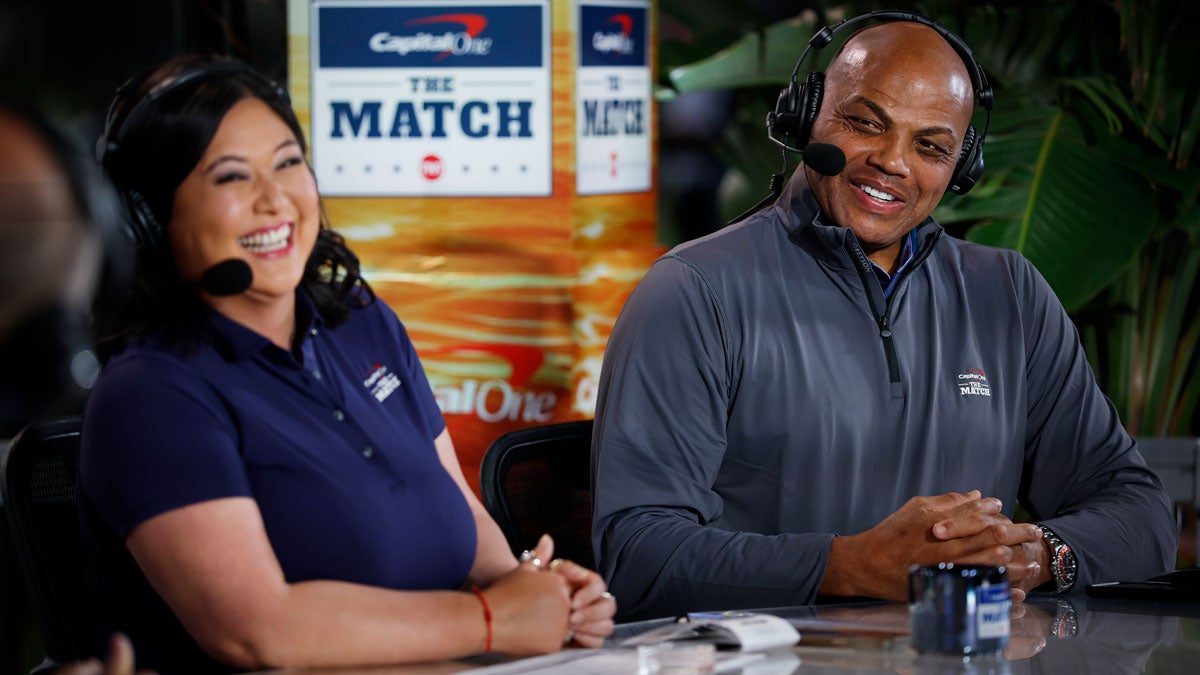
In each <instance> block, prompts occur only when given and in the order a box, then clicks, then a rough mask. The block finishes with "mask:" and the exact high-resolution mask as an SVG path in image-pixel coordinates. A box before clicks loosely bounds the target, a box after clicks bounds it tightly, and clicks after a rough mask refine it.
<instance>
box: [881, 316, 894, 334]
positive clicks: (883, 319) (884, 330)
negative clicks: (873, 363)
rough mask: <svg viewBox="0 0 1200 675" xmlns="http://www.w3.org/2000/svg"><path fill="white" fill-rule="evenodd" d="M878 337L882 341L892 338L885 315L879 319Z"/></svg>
mask: <svg viewBox="0 0 1200 675" xmlns="http://www.w3.org/2000/svg"><path fill="white" fill-rule="evenodd" d="M879 337H881V338H883V339H884V340H888V339H891V337H892V329H891V328H888V318H887V314H884V315H883V316H881V317H879Z"/></svg>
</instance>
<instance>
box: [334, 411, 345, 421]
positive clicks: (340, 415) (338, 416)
mask: <svg viewBox="0 0 1200 675" xmlns="http://www.w3.org/2000/svg"><path fill="white" fill-rule="evenodd" d="M333 419H335V420H337V421H339V422H345V421H346V413H344V412H342V411H341V410H338V409H337V408H334V410H333Z"/></svg>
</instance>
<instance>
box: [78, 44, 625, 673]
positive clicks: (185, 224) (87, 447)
mask: <svg viewBox="0 0 1200 675" xmlns="http://www.w3.org/2000/svg"><path fill="white" fill-rule="evenodd" d="M98 149H99V151H100V152H101V153H102V162H103V164H104V166H105V169H106V170H107V172H108V174H109V176H110V177H111V179H112V180H113V182H114V184H115V185H116V186H117V188H118V189H119V190H120V192H121V193H122V194H123V195H124V196H125V197H126V201H127V204H128V205H129V207H130V210H131V212H132V213H131V215H132V216H133V218H134V220H135V222H134V231H135V234H136V235H137V238H138V240H139V241H138V244H139V246H138V253H137V270H136V284H135V285H136V290H135V292H134V297H132V298H130V299H129V300H128V301H127V302H125V303H124V305H123V312H121V313H120V315H119V316H117V317H116V318H115V320H112V321H110V322H109V325H111V326H115V327H117V328H118V330H117V331H116V332H114V333H113V334H112V339H111V340H110V341H109V344H108V346H107V348H106V350H105V352H106V359H107V362H106V364H105V366H104V370H103V372H102V374H101V377H100V380H99V382H98V383H97V385H96V387H95V389H94V391H93V393H92V395H91V399H90V400H89V402H88V407H87V412H86V414H85V420H84V431H83V447H82V450H81V460H80V484H81V493H82V494H81V504H82V507H81V508H82V509H83V519H84V534H85V537H86V538H87V540H88V542H89V545H90V546H91V548H92V550H93V553H94V555H95V558H96V562H97V565H98V568H99V570H98V573H99V574H100V577H101V579H100V583H99V584H98V585H99V587H100V588H101V592H102V597H101V598H100V599H99V612H100V614H101V616H100V617H99V618H100V621H99V628H100V630H102V631H105V632H109V631H113V630H118V629H119V630H122V631H124V632H125V633H127V634H128V635H130V637H131V638H132V639H133V642H134V645H135V647H136V649H137V653H138V659H139V664H142V665H145V666H146V667H149V668H154V669H157V670H159V671H160V672H171V673H174V672H181V671H218V672H219V671H222V670H227V669H230V668H233V669H258V668H265V667H276V666H285V665H302V666H346V665H358V664H371V663H397V662H407V661H428V660H439V659H448V658H454V657H459V656H464V655H468V654H472V653H477V652H485V651H489V650H491V651H499V652H505V653H509V654H514V655H526V654H536V653H544V652H550V651H554V650H557V649H559V648H560V647H561V646H562V645H563V644H564V643H565V642H572V641H573V642H574V643H576V644H579V645H583V646H598V645H599V644H601V643H602V642H603V639H604V637H605V636H606V635H608V634H609V633H610V632H611V631H612V616H613V613H614V611H615V602H614V600H613V599H612V596H611V595H609V594H607V593H606V591H605V587H604V583H603V581H602V580H601V579H600V578H599V577H598V576H597V575H596V574H595V573H594V572H590V571H588V570H585V569H583V568H582V567H580V566H578V565H576V564H574V563H571V562H568V561H554V562H553V563H550V564H546V565H542V563H541V561H543V560H546V561H549V560H550V558H551V557H552V550H553V543H552V542H551V541H550V540H549V537H543V538H542V541H540V542H538V545H537V547H536V548H535V550H534V551H533V552H532V554H531V555H530V556H523V559H525V558H526V557H528V558H530V560H529V561H528V562H523V563H518V561H517V560H516V559H515V558H514V557H513V556H512V554H511V553H510V551H509V549H508V546H507V544H506V542H505V540H504V537H503V535H502V534H501V533H500V530H499V528H498V527H497V526H496V524H495V523H494V522H493V521H492V519H491V518H490V517H489V515H488V514H487V512H486V511H485V510H484V508H483V506H482V505H481V504H480V502H479V501H478V500H477V499H476V498H475V497H474V495H473V494H472V492H471V491H470V489H469V488H468V487H467V485H466V482H465V480H464V478H463V475H462V470H461V469H460V467H459V465H458V462H457V459H456V457H455V453H454V447H453V445H452V443H451V441H450V437H449V435H448V434H447V432H446V427H445V423H444V422H443V420H442V418H441V415H440V413H439V411H438V409H437V406H436V404H435V403H434V400H433V396H432V393H431V391H430V387H429V384H428V383H427V381H426V379H425V375H424V373H423V372H422V369H421V366H420V363H419V362H418V360H417V356H416V353H415V351H414V350H413V347H412V344H411V342H410V341H409V339H408V336H407V334H406V333H405V331H404V328H403V326H401V324H400V322H399V321H398V320H397V319H396V316H395V315H394V314H393V313H392V312H391V311H390V310H389V309H387V307H385V306H384V305H383V303H380V302H374V295H373V294H372V292H371V290H370V288H369V286H368V285H367V283H366V282H365V281H364V280H363V279H362V277H361V276H360V275H359V269H358V261H357V259H356V258H355V257H354V255H353V254H352V253H351V252H350V251H349V249H347V248H346V246H345V245H344V243H343V240H342V238H341V237H340V236H338V235H337V234H335V233H334V232H333V231H331V230H330V229H328V227H326V226H325V225H324V224H323V223H322V222H321V209H320V204H319V199H318V195H317V189H316V184H315V179H314V177H313V174H312V171H311V170H310V168H309V166H308V164H307V163H306V161H305V155H304V153H305V145H304V139H303V135H302V132H301V130H300V127H299V124H298V122H297V121H296V118H295V116H294V114H293V112H292V110H291V108H290V105H289V103H288V101H287V98H286V94H284V93H283V92H282V91H281V90H279V89H278V88H277V87H275V86H274V85H273V84H272V83H270V82H269V81H267V80H266V79H265V78H264V77H263V76H261V75H259V74H258V73H256V72H254V71H252V70H250V69H249V68H247V67H245V66H244V65H241V64H239V63H237V62H230V61H224V60H215V59H197V58H195V57H190V58H185V59H179V60H175V61H172V62H169V63H167V64H165V65H164V66H162V67H160V68H158V69H156V70H155V71H154V72H152V73H150V74H149V75H147V76H145V77H142V78H140V79H137V80H135V81H132V82H131V83H129V84H127V85H126V86H124V87H122V89H121V90H120V91H118V93H117V97H116V99H115V100H114V102H113V106H112V108H111V110H110V114H109V121H108V124H107V128H106V131H105V137H104V138H103V139H101V144H100V146H99V148H98ZM229 260H240V261H243V262H244V263H245V265H242V263H232V264H231V263H227V262H226V261H229ZM221 263H225V264H221ZM231 266H232V268H234V269H235V271H236V268H238V267H241V269H242V271H243V272H244V269H245V267H246V266H248V267H249V269H250V274H249V275H248V278H243V277H242V276H241V275H239V274H234V275H232V276H230V275H229V274H225V273H224V272H227V271H228V269H230V267H231ZM210 270H211V271H210ZM206 272H207V274H206Z"/></svg>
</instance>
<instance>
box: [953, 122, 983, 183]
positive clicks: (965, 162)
mask: <svg viewBox="0 0 1200 675" xmlns="http://www.w3.org/2000/svg"><path fill="white" fill-rule="evenodd" d="M981 175H983V143H980V142H979V136H978V134H976V132H975V127H973V126H969V125H968V126H967V133H966V134H965V135H964V137H963V144H962V152H960V153H959V155H958V164H956V165H955V166H954V175H953V176H952V177H951V178H950V191H951V192H953V193H954V194H956V195H963V194H966V193H967V192H969V191H970V190H971V188H973V187H975V183H976V181H978V180H979V177H980V176H981Z"/></svg>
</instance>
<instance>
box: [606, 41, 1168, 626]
mask: <svg viewBox="0 0 1200 675" xmlns="http://www.w3.org/2000/svg"><path fill="white" fill-rule="evenodd" d="M968 66H970V67H974V64H973V63H971V64H968V63H965V62H964V57H963V56H960V53H959V52H958V51H956V50H955V49H954V48H953V47H952V46H951V44H950V42H949V39H948V38H947V37H944V36H943V35H941V34H939V32H938V31H936V30H934V29H933V28H931V27H930V26H928V25H925V24H924V23H922V22H914V21H896V22H888V23H882V24H877V25H873V26H870V27H868V28H866V29H864V30H862V31H860V32H858V33H856V34H855V35H853V36H852V37H851V38H850V39H849V40H847V42H846V44H845V46H844V47H843V48H842V50H841V51H840V52H839V53H838V55H837V56H836V57H835V58H834V61H833V62H832V63H831V65H830V67H829V69H828V71H827V73H826V75H825V79H824V95H823V98H822V99H821V101H820V107H819V109H818V111H817V113H816V116H815V119H814V120H813V121H812V128H811V140H812V141H813V142H820V143H827V144H832V145H836V146H838V147H839V148H841V150H842V151H843V152H844V153H845V155H846V166H845V169H844V170H843V171H841V172H840V173H839V174H837V175H835V176H824V175H821V174H819V173H817V172H816V171H812V170H809V167H807V166H802V167H801V169H800V170H797V171H796V172H795V173H794V175H793V176H792V178H791V181H790V183H789V185H788V186H787V187H786V189H785V190H784V192H783V194H782V196H781V197H780V198H779V199H778V201H776V202H775V203H774V205H773V206H772V207H769V208H767V209H765V210H763V211H761V212H759V213H757V214H755V215H754V216H752V217H750V218H748V219H746V220H744V221H742V222H740V223H738V224H737V225H734V226H731V227H728V228H726V229H724V230H722V231H720V232H717V233H715V234H713V235H710V236H708V237H706V238H704V239H700V240H697V241H693V242H689V243H687V244H684V245H681V246H679V247H677V248H675V249H674V250H672V251H671V252H670V253H668V254H667V255H665V256H664V257H663V258H662V259H660V260H659V261H657V262H656V263H655V264H654V265H653V266H652V267H651V269H650V271H649V272H648V273H647V275H646V277H645V279H644V280H643V281H642V283H641V284H640V285H639V286H638V288H637V289H636V290H635V291H634V292H633V294H632V295H631V297H630V299H629V301H628V303H627V304H626V306H625V309H624V310H623V312H622V314H621V317H620V318H619V319H618V321H617V325H616V326H615V328H614V331H613V335H612V337H611V339H610V341H609V344H608V349H607V351H606V354H605V362H604V368H603V373H602V375H601V381H600V392H599V399H598V405H597V410H596V426H595V433H594V437H593V448H592V479H593V486H594V495H595V496H594V507H595V508H594V529H593V543H594V546H595V551H596V554H597V560H598V561H599V569H600V571H601V572H602V573H603V574H604V575H605V576H606V577H607V579H608V581H609V585H610V588H611V589H612V591H613V592H614V593H616V594H617V596H618V597H620V598H621V607H622V611H623V618H638V617H648V616H663V615H670V614H675V613H678V612H683V611H689V610H701V609H705V610H707V609H725V608H746V607H768V606H781V605H792V604H801V603H809V602H813V601H815V600H816V599H817V597H818V596H819V595H827V596H871V597H878V598H885V599H891V600H902V599H905V598H906V597H907V583H906V579H907V570H908V568H909V566H910V565H913V564H918V563H922V564H924V563H934V562H940V561H956V562H962V563H977V564H990V565H1006V566H1007V568H1008V571H1009V580H1010V582H1011V584H1012V586H1013V589H1014V592H1013V596H1014V598H1015V599H1017V600H1020V599H1022V598H1024V596H1025V592H1026V591H1028V590H1030V589H1033V588H1036V587H1039V586H1043V585H1045V587H1046V588H1048V589H1049V590H1051V591H1058V592H1068V591H1071V590H1080V589H1082V588H1083V587H1084V586H1085V585H1086V584H1089V583H1092V582H1094V581H1099V580H1106V579H1115V578H1141V577H1146V576H1150V575H1152V574H1157V573H1161V572H1163V571H1166V570H1167V569H1169V568H1170V567H1171V566H1172V564H1173V560H1174V550H1175V546H1176V533H1175V528H1174V523H1173V521H1172V518H1171V514H1170V510H1169V507H1168V500H1167V497H1166V495H1165V493H1164V491H1163V489H1162V485H1161V483H1160V481H1159V480H1158V478H1157V477H1156V476H1155V475H1154V474H1153V472H1151V471H1150V470H1148V469H1147V468H1146V465H1145V462H1144V461H1143V460H1142V458H1141V456H1140V455H1139V453H1138V452H1137V449H1136V445H1135V444H1134V442H1133V440H1132V439H1131V438H1130V437H1129V436H1128V434H1127V433H1126V432H1125V431H1124V430H1123V428H1122V426H1121V423H1120V420H1119V419H1118V418H1117V415H1116V412H1115V411H1114V409H1113V407H1112V405H1111V404H1110V403H1109V402H1108V400H1107V399H1106V398H1105V396H1104V395H1103V393H1102V392H1101V391H1100V390H1099V388H1098V387H1097V385H1096V382H1095V379H1094V377H1093V375H1092V372H1091V370H1090V368H1089V366H1088V363H1087V360H1086V358H1085V356H1084V353H1083V350H1082V349H1081V347H1080V344H1079V340H1078V335H1077V333H1076V331H1075V328H1074V326H1073V325H1072V323H1071V321H1070V319H1069V318H1068V317H1067V315H1066V313H1065V312H1064V310H1063V308H1062V305H1061V304H1060V303H1059V302H1058V300H1057V299H1056V298H1055V296H1054V294H1053V292H1052V291H1051V289H1050V288H1049V287H1048V286H1047V284H1046V283H1045V281H1044V280H1043V279H1042V277H1041V276H1040V275H1039V274H1038V273H1037V271H1036V270H1035V269H1034V268H1033V267H1032V266H1031V265H1030V264H1029V263H1028V261H1026V260H1025V259H1024V258H1022V257H1021V256H1020V255H1019V254H1017V253H1015V252H1012V251H1008V250H1001V249H995V248H989V247H985V246H980V245H975V244H970V243H967V242H963V241H960V240H956V239H954V238H952V237H950V236H948V235H946V234H945V233H944V232H943V231H942V228H941V227H940V226H939V225H938V224H937V223H936V222H934V221H933V220H932V219H931V218H930V214H931V213H932V211H933V208H934V206H936V205H937V203H938V201H939V200H940V199H941V197H942V195H943V194H944V193H945V191H946V189H947V187H948V186H949V185H950V183H951V180H952V178H953V177H955V176H956V174H957V170H956V166H957V165H958V162H959V158H960V153H962V151H963V145H964V142H970V138H971V136H972V134H973V133H974V132H973V131H968V125H969V123H970V118H971V113H972V110H973V108H974V105H975V103H976V100H975V99H976V97H977V95H978V94H977V92H976V90H975V87H974V86H973V82H972V77H971V74H970V71H969V70H968ZM1018 502H1020V503H1022V504H1023V505H1024V506H1025V508H1026V509H1027V510H1028V512H1029V513H1031V514H1032V515H1033V517H1034V518H1035V520H1036V521H1037V522H1036V523H1021V524H1015V523H1013V522H1012V520H1011V518H1012V516H1013V512H1014V509H1015V506H1016V504H1017V503H1018Z"/></svg>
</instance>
